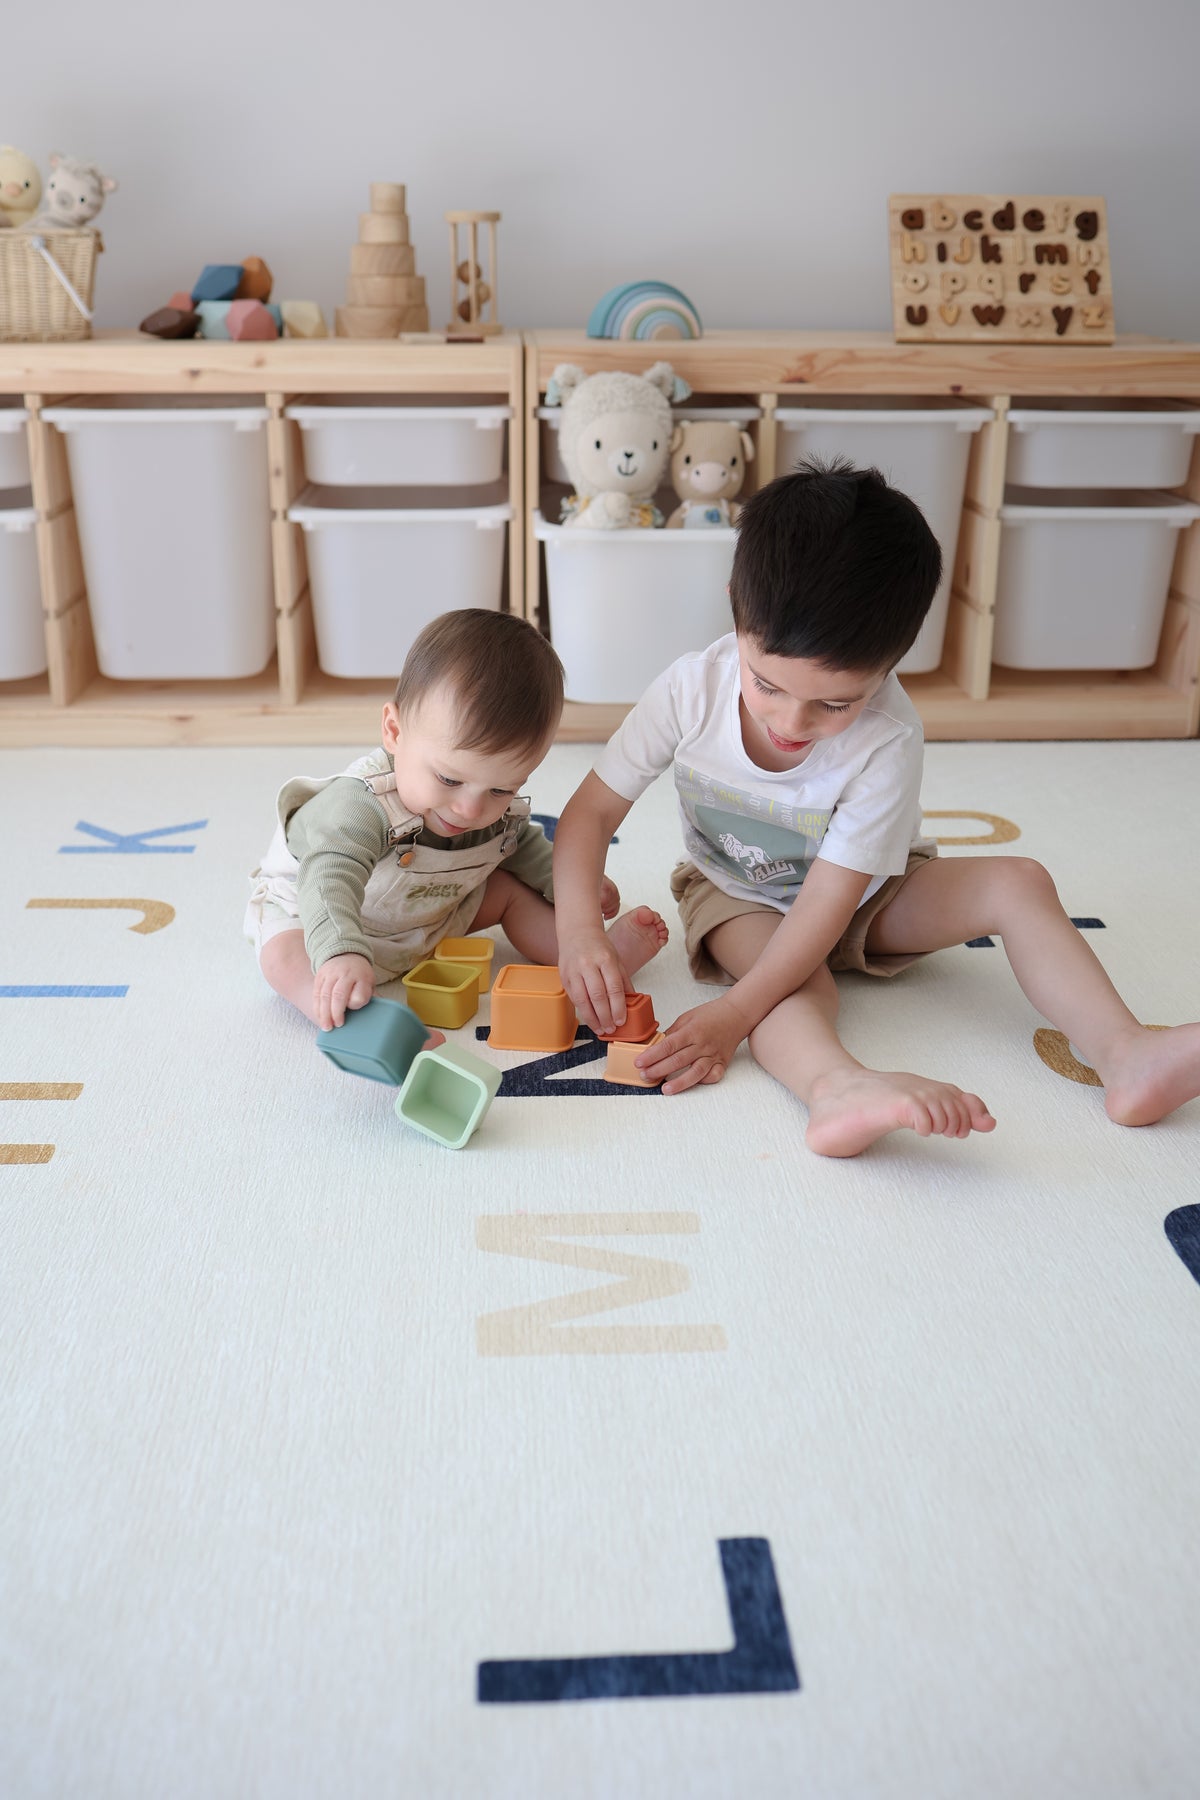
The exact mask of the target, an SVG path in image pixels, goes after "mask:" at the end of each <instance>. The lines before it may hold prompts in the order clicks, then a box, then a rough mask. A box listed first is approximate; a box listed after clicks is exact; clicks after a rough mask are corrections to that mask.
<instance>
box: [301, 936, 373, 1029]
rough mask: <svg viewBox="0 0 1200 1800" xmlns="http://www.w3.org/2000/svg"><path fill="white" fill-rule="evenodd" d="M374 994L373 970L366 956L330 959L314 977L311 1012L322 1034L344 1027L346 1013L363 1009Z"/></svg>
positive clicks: (351, 955) (334, 957) (332, 957)
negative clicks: (337, 1027)
mask: <svg viewBox="0 0 1200 1800" xmlns="http://www.w3.org/2000/svg"><path fill="white" fill-rule="evenodd" d="M374 992H375V970H374V968H373V967H372V965H371V963H370V962H369V961H368V960H367V958H366V957H365V956H355V955H353V954H350V955H346V956H331V957H330V958H329V961H328V962H323V963H322V964H321V966H320V968H319V969H318V970H317V972H316V975H315V976H314V977H313V1010H314V1011H315V1013H316V1015H317V1024H318V1025H319V1026H320V1028H321V1030H322V1031H330V1030H332V1028H333V1027H334V1026H335V1025H344V1024H345V1022H346V1013H347V1011H350V1012H355V1011H357V1009H358V1008H359V1007H360V1006H365V1005H366V1004H367V1001H368V1000H369V999H370V998H371V996H372V994H373V993H374Z"/></svg>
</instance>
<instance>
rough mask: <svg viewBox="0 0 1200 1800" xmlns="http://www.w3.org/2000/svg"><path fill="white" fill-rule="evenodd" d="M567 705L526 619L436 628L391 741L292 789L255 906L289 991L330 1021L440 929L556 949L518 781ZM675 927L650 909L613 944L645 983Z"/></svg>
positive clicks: (610, 893)
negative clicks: (497, 929)
mask: <svg viewBox="0 0 1200 1800" xmlns="http://www.w3.org/2000/svg"><path fill="white" fill-rule="evenodd" d="M562 702H563V675H562V665H561V664H560V663H559V660H558V658H557V656H556V655H555V654H554V651H553V650H552V649H551V648H550V645H549V644H548V643H547V642H546V640H545V638H544V637H542V636H541V634H540V633H539V632H538V631H536V630H535V629H534V627H533V626H532V625H528V624H526V623H525V621H524V620H523V619H519V618H516V617H515V616H513V615H510V614H507V613H497V612H489V611H487V610H485V609H483V608H479V607H467V608H462V609H460V610H458V611H454V612H448V613H443V614H442V615H441V617H440V618H438V619H435V620H434V621H433V623H432V624H431V625H428V626H426V628H425V630H424V631H423V632H422V633H421V634H420V636H419V637H418V638H417V640H416V642H415V643H414V644H413V647H412V649H411V650H410V651H409V653H408V656H407V658H406V659H405V664H404V668H403V670H402V672H401V675H400V679H399V681H398V682H397V684H396V693H395V698H394V699H392V700H389V701H388V702H387V704H386V705H385V706H384V709H383V722H382V728H381V733H380V735H381V740H382V742H381V746H380V748H379V749H377V750H374V751H370V752H369V753H368V754H367V755H366V756H361V757H359V758H358V760H357V761H356V762H353V763H351V765H350V767H349V768H348V769H346V770H344V771H343V772H342V773H341V774H340V775H331V776H324V777H319V778H316V779H310V778H308V777H303V776H302V777H299V778H297V779H295V780H293V781H289V782H288V783H286V785H285V786H284V787H283V788H282V790H281V791H280V793H279V795H278V798H277V801H276V811H277V815H278V824H277V826H276V830H275V836H274V838H273V839H272V841H271V845H270V848H269V849H268V851H267V854H266V855H265V856H264V858H263V860H262V864H261V866H260V867H259V868H258V869H256V870H255V871H254V874H253V875H252V876H251V881H252V883H253V890H252V893H251V897H250V904H249V908H248V910H247V913H246V932H247V935H248V936H249V937H250V938H251V940H252V941H253V942H254V943H255V945H256V947H257V950H258V957H259V963H260V966H261V968H262V972H263V974H264V975H265V976H266V978H267V980H268V981H269V982H270V984H271V986H272V987H273V988H274V989H275V991H276V993H278V994H282V995H283V997H284V999H285V1000H290V1001H291V1002H292V1004H293V1006H296V1007H299V1009H300V1011H301V1012H302V1013H304V1014H305V1015H306V1017H308V1018H309V1019H311V1020H312V1021H313V1023H314V1024H315V1025H319V1026H321V1027H322V1029H325V1030H327V1029H329V1027H331V1026H334V1025H341V1024H342V1023H343V1021H344V1019H345V1016H346V1010H347V1008H350V1009H354V1008H356V1007H359V1006H365V1005H366V1003H367V1001H368V1000H369V999H370V998H371V995H372V992H373V991H374V987H375V982H376V979H377V978H378V979H381V980H383V981H389V980H392V979H393V978H394V977H396V976H398V975H403V974H405V973H406V972H407V971H408V970H409V969H411V968H413V967H415V965H416V964H417V963H418V962H420V961H421V959H422V958H423V957H426V956H430V955H432V953H433V950H434V947H435V945H436V944H437V942H438V939H439V938H442V937H447V936H450V937H454V936H457V935H458V934H460V933H462V932H466V931H482V930H485V929H486V928H487V927H488V926H490V925H501V926H503V928H504V931H505V935H506V936H507V937H508V939H509V942H510V943H512V944H513V945H514V946H515V947H516V949H517V950H519V951H520V952H521V954H522V955H523V956H526V957H528V958H529V959H530V960H531V961H533V962H536V963H553V962H555V961H556V960H557V956H558V942H557V936H556V933H555V923H554V907H553V905H552V903H551V901H550V899H549V898H548V897H547V896H548V895H549V893H550V886H551V883H550V875H551V850H550V845H549V843H548V842H547V840H546V838H545V836H544V834H543V832H542V828H541V826H540V825H537V824H535V823H533V822H532V821H531V820H530V817H529V801H528V800H527V799H525V798H524V797H523V796H522V795H521V794H520V793H519V791H518V790H519V789H520V788H521V787H522V786H523V785H524V783H525V780H526V778H527V777H528V775H529V773H530V771H531V770H532V769H534V768H536V767H537V765H538V763H540V762H541V760H542V758H543V757H544V756H545V754H546V752H547V750H548V749H549V747H550V743H551V740H552V739H553V736H554V732H555V728H556V727H557V725H558V720H559V715H560V714H561V712H562ZM601 860H602V861H603V859H601ZM597 896H598V905H599V909H600V912H601V913H602V914H603V916H604V917H605V918H611V917H612V915H613V913H615V912H616V910H617V906H618V904H619V896H618V894H617V890H616V888H615V887H614V886H613V884H612V882H611V881H609V880H608V879H607V878H606V877H605V876H604V875H603V870H602V869H601V870H600V871H598V873H597V884H596V888H595V891H594V893H593V898H594V899H595V898H597ZM666 937H667V928H666V926H665V925H664V923H663V921H662V918H661V917H660V915H659V914H658V913H656V912H653V911H652V910H651V908H650V907H648V906H641V907H637V908H635V909H634V911H632V912H630V913H626V914H625V916H624V918H621V919H618V920H617V922H616V924H615V925H614V926H613V927H612V929H611V931H610V932H609V934H608V937H607V939H606V942H607V943H608V944H609V946H610V949H611V953H612V956H613V959H614V964H615V965H616V966H618V967H620V968H622V969H624V970H625V972H626V974H627V975H631V976H632V975H633V974H634V973H635V971H636V970H637V969H639V968H641V966H642V965H643V964H644V963H646V962H648V961H649V959H650V958H651V957H652V956H654V955H655V954H656V953H657V951H658V950H659V949H660V947H661V946H662V944H664V943H665V942H666Z"/></svg>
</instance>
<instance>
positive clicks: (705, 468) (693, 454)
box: [667, 419, 754, 531]
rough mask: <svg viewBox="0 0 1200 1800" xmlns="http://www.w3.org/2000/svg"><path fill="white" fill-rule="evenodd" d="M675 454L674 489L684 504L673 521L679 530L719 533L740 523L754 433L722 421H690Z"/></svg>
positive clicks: (680, 434) (681, 432)
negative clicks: (738, 499) (736, 500)
mask: <svg viewBox="0 0 1200 1800" xmlns="http://www.w3.org/2000/svg"><path fill="white" fill-rule="evenodd" d="M678 439H679V441H678V443H676V445H675V447H674V449H673V450H672V452H671V486H672V487H673V488H674V489H675V492H676V493H677V494H678V496H679V498H680V500H681V501H682V503H683V504H682V505H681V506H677V507H676V508H675V511H674V512H673V513H672V514H671V516H670V518H669V519H668V520H667V525H668V528H669V529H671V530H673V531H679V530H684V531H696V530H706V529H707V530H713V529H719V528H720V527H721V526H727V525H736V524H737V518H738V514H739V513H740V512H741V510H742V509H741V507H740V506H734V505H731V501H732V500H733V497H734V495H735V494H738V493H740V492H741V488H742V482H743V481H744V480H745V477H746V464H747V463H749V462H753V461H754V445H753V444H752V443H751V441H750V438H749V435H748V434H747V433H746V432H744V431H741V430H739V428H738V427H737V426H736V425H730V424H725V423H723V422H721V421H719V420H716V419H688V420H686V421H685V423H684V424H682V425H681V426H680V427H679V432H678Z"/></svg>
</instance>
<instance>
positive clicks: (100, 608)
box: [42, 394, 275, 681]
mask: <svg viewBox="0 0 1200 1800" xmlns="http://www.w3.org/2000/svg"><path fill="white" fill-rule="evenodd" d="M42 417H43V419H45V420H46V421H47V422H48V423H49V424H51V425H54V426H56V427H57V428H58V430H59V431H61V432H63V433H64V435H65V438H66V446H67V460H68V462H69V464H70V470H71V487H72V490H73V494H74V500H75V514H76V518H77V520H78V523H79V545H80V550H81V552H82V556H83V567H84V574H85V577H86V580H87V588H88V599H89V602H90V605H91V614H92V629H93V632H94V635H95V639H96V660H97V663H98V664H99V667H100V673H101V674H102V675H108V676H111V677H112V678H114V679H115V680H118V681H187V680H193V679H194V680H213V681H216V680H235V679H238V678H240V677H243V676H248V675H257V674H259V673H261V671H262V670H263V669H265V668H266V666H267V664H268V663H269V662H270V660H271V657H272V655H273V654H274V650H275V605H274V595H273V591H272V575H271V513H270V501H269V497H268V490H267V440H266V429H265V428H266V423H267V417H268V414H267V409H266V407H265V406H254V405H248V404H245V403H243V402H238V401H236V400H229V399H225V400H223V399H219V398H217V397H215V396H214V397H212V398H211V399H210V398H205V397H200V396H189V397H188V398H187V399H186V400H183V399H181V400H179V401H175V400H172V399H171V398H170V397H169V396H163V395H158V394H153V395H139V396H132V397H124V396H123V397H121V398H110V397H108V396H103V395H98V396H96V397H95V398H89V399H80V400H73V401H72V402H71V404H70V405H69V406H52V407H47V408H46V409H45V411H44V412H43V414H42Z"/></svg>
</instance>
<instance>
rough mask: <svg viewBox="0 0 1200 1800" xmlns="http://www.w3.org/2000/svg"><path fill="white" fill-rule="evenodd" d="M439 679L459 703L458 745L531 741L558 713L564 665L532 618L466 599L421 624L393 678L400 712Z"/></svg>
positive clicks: (514, 745) (522, 745) (542, 735)
mask: <svg viewBox="0 0 1200 1800" xmlns="http://www.w3.org/2000/svg"><path fill="white" fill-rule="evenodd" d="M443 684H447V685H448V686H450V687H452V688H453V690H454V694H455V698H456V701H457V703H458V720H459V724H458V730H459V737H458V748H459V749H460V750H482V751H485V752H487V753H494V752H496V751H500V750H509V749H522V750H524V749H527V748H530V749H532V748H534V747H536V746H539V745H541V744H543V743H544V742H545V741H546V739H547V738H548V737H549V736H550V733H551V732H552V731H553V730H554V728H555V726H556V725H557V724H558V721H559V718H560V717H561V714H562V708H563V666H562V664H561V663H560V662H559V660H558V657H557V656H556V655H555V653H554V651H553V650H552V649H551V648H550V645H549V643H548V641H547V640H546V639H545V638H544V637H543V636H542V634H541V632H540V631H538V630H537V628H536V626H533V625H530V624H528V623H527V622H526V621H525V620H524V619H521V618H518V617H517V615H516V614H515V613H502V612H489V611H488V610H487V609H486V608H484V607H479V606H466V607H460V608H457V609H456V610H454V611H453V612H446V613H442V615H441V616H440V618H437V619H434V620H433V622H432V624H429V625H427V626H426V627H425V629H424V631H422V632H421V634H420V636H419V637H418V638H417V639H416V641H415V642H414V644H413V646H412V648H411V650H410V651H409V653H408V655H407V656H406V657H405V659H404V667H403V669H401V671H400V679H399V681H397V683H396V692H395V696H394V699H395V703H396V709H397V711H398V712H399V714H400V716H401V718H403V717H404V716H405V715H406V714H407V713H409V712H411V711H412V710H413V708H414V707H416V706H417V705H419V704H420V702H421V700H422V699H424V697H425V695H426V694H428V693H430V692H431V691H432V690H433V689H434V688H437V687H440V686H442V685H443Z"/></svg>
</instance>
